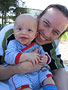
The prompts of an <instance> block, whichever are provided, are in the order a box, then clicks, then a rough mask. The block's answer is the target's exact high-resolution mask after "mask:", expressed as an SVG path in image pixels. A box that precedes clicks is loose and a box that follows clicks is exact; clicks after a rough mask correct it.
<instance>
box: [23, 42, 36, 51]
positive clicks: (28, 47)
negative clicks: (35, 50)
mask: <svg viewBox="0 0 68 90" xmlns="http://www.w3.org/2000/svg"><path fill="white" fill-rule="evenodd" d="M34 44H35V42H33V43H32V44H31V45H30V46H27V47H26V48H23V49H22V50H21V51H22V52H23V51H25V50H27V49H29V48H30V47H32V46H33V45H34Z"/></svg>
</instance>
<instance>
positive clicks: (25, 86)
mask: <svg viewBox="0 0 68 90" xmlns="http://www.w3.org/2000/svg"><path fill="white" fill-rule="evenodd" d="M25 88H29V85H28V84H27V85H22V86H21V89H25Z"/></svg>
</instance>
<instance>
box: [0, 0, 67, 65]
mask: <svg viewBox="0 0 68 90" xmlns="http://www.w3.org/2000/svg"><path fill="white" fill-rule="evenodd" d="M49 4H62V5H65V6H66V7H67V8H68V0H0V30H1V29H2V28H3V27H4V26H6V25H8V24H10V23H14V21H15V18H16V17H17V16H18V15H19V14H21V13H30V14H32V15H34V16H37V15H39V14H40V13H41V12H42V10H44V9H45V8H46V7H47V6H48V5H49ZM59 49H60V53H61V55H62V59H63V61H64V64H68V30H67V31H66V33H64V35H63V36H62V37H60V39H59Z"/></svg>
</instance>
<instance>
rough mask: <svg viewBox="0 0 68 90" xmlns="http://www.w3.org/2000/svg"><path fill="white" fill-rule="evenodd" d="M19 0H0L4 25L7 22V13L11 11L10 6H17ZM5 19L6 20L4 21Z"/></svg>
mask: <svg viewBox="0 0 68 90" xmlns="http://www.w3.org/2000/svg"><path fill="white" fill-rule="evenodd" d="M17 3H18V0H0V11H1V13H2V25H3V24H4V23H5V24H6V14H7V12H8V11H9V7H10V6H14V7H16V6H17ZM4 20H5V22H4Z"/></svg>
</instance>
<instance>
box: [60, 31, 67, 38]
mask: <svg viewBox="0 0 68 90" xmlns="http://www.w3.org/2000/svg"><path fill="white" fill-rule="evenodd" d="M59 40H68V31H67V32H65V33H64V34H63V35H62V36H61V37H60V38H59Z"/></svg>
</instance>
